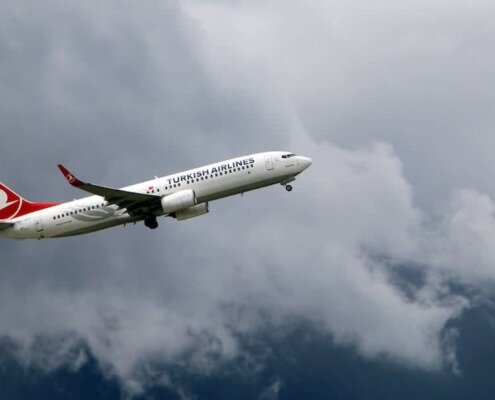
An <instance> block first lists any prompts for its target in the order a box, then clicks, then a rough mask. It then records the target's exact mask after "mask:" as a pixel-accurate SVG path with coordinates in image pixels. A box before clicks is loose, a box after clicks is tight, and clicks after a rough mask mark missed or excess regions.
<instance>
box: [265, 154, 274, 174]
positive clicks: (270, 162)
mask: <svg viewBox="0 0 495 400" xmlns="http://www.w3.org/2000/svg"><path fill="white" fill-rule="evenodd" d="M265 165H266V169H267V170H268V171H270V170H272V169H273V160H272V158H271V157H270V156H266V158H265Z"/></svg>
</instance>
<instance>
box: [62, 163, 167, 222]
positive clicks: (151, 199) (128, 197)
mask: <svg viewBox="0 0 495 400" xmlns="http://www.w3.org/2000/svg"><path fill="white" fill-rule="evenodd" d="M58 168H59V169H60V171H61V172H62V174H63V175H64V177H65V179H67V181H68V182H69V183H70V184H71V185H72V186H74V187H76V188H78V189H81V190H84V191H86V192H88V193H92V194H96V195H98V196H101V197H104V198H105V200H106V201H108V202H109V203H111V204H116V205H118V206H119V207H120V208H126V209H127V211H128V212H129V213H130V214H133V215H135V214H142V213H147V212H150V211H152V210H154V209H157V208H159V207H161V205H160V201H161V196H157V195H154V194H145V193H137V192H130V191H127V190H121V189H113V188H109V187H106V186H99V185H93V184H92V183H87V182H83V181H81V180H79V179H78V178H76V176H75V175H74V174H72V173H71V172H70V171H69V170H68V169H67V168H65V167H64V166H63V165H62V164H59V165H58Z"/></svg>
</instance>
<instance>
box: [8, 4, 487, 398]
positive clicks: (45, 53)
mask: <svg viewBox="0 0 495 400" xmlns="http://www.w3.org/2000/svg"><path fill="white" fill-rule="evenodd" d="M411 4H412V3H411ZM422 6H423V7H426V4H423V5H422ZM0 7H1V9H2V12H0V90H1V93H2V94H1V96H0V132H1V147H2V157H0V167H1V170H2V172H1V173H2V180H3V181H5V182H6V183H7V184H9V185H12V186H13V188H14V189H16V190H18V191H19V192H20V193H21V194H25V195H26V196H28V197H33V199H37V198H41V197H43V198H47V197H50V200H51V199H69V198H71V197H72V196H78V197H79V196H81V193H78V192H76V191H74V190H73V189H72V188H70V187H69V186H68V185H66V184H65V182H64V181H63V179H62V177H60V176H59V175H58V172H57V171H56V170H55V168H54V167H55V165H56V163H57V162H59V161H63V162H66V163H68V164H69V165H71V166H72V167H73V168H74V169H75V170H76V172H78V173H79V174H81V175H82V176H83V177H87V179H89V180H91V181H97V182H101V183H104V184H107V185H114V186H119V185H124V184H128V183H131V182H133V181H137V180H141V179H146V178H149V177H150V176H152V175H153V174H164V173H166V172H172V171H176V170H179V169H181V168H188V167H190V166H192V165H200V164H202V163H206V162H210V161H214V160H216V159H222V158H227V157H230V156H233V155H236V154H243V153H249V152H252V151H262V150H268V149H278V148H287V149H289V148H292V149H294V150H295V151H297V152H301V153H303V154H307V155H309V156H311V157H312V158H313V159H314V161H315V163H314V165H313V167H312V168H311V169H310V170H308V171H307V173H305V174H303V176H301V178H300V179H298V181H297V182H296V186H297V190H295V191H294V192H293V193H292V194H291V195H290V196H287V194H286V193H284V192H283V191H282V190H280V188H272V189H267V190H265V191H261V192H256V193H252V194H249V195H247V196H244V197H242V198H235V199H230V200H223V201H219V202H216V203H213V204H212V207H211V211H212V213H211V215H209V216H206V217H203V218H198V219H197V220H196V219H195V220H192V221H189V222H186V223H177V222H176V221H172V220H171V221H167V220H163V221H161V225H162V226H161V228H160V230H159V231H157V232H151V231H149V230H146V229H145V228H144V227H143V226H142V225H141V224H139V225H138V226H136V227H126V228H116V229H113V230H111V231H106V232H101V233H98V234H95V235H91V236H84V237H78V238H72V239H66V240H54V241H42V242H23V243H16V242H2V243H0V251H1V253H2V268H1V269H0V288H1V290H0V305H1V306H0V318H1V321H2V324H1V326H0V333H1V334H2V335H4V336H6V337H9V338H11V339H12V340H14V341H16V343H18V345H19V348H20V349H21V351H20V352H19V357H20V359H21V360H23V361H24V362H25V363H26V364H30V363H34V364H37V365H43V366H45V367H46V369H49V370H50V369H53V368H56V367H57V366H59V365H67V364H74V365H75V366H76V367H77V366H78V365H79V364H81V363H84V357H83V358H82V359H80V358H78V357H74V354H76V355H77V354H78V353H77V351H76V350H74V349H78V346H79V345H80V343H82V342H84V343H86V344H87V346H89V348H90V349H91V351H92V353H93V354H94V356H95V358H96V359H97V361H98V363H99V365H100V366H101V367H102V368H103V369H104V370H105V371H106V372H108V373H110V374H113V375H114V376H117V377H118V379H120V380H122V382H124V383H125V385H126V387H127V388H129V389H130V390H133V391H135V392H138V391H139V390H142V389H143V388H146V387H147V386H148V385H150V384H153V383H157V382H155V380H156V379H155V380H154V378H153V377H154V375H153V373H149V374H146V371H147V370H148V369H147V368H148V367H149V368H151V367H150V365H152V364H153V363H164V364H167V363H174V362H186V361H184V360H187V363H188V366H189V367H190V368H191V369H192V370H194V371H197V372H199V373H210V372H211V371H212V370H214V369H215V368H216V367H217V366H218V365H219V364H220V363H221V362H222V361H225V360H232V359H235V357H237V356H239V353H240V352H241V351H242V350H241V348H240V345H239V341H238V337H239V335H243V334H246V335H249V334H253V333H254V334H256V333H257V332H258V330H259V329H261V328H263V327H266V324H267V320H268V321H269V323H270V324H272V326H275V327H279V326H282V327H283V326H285V325H284V324H286V322H287V321H288V320H293V319H294V318H296V319H298V318H304V319H305V321H307V322H308V323H311V324H315V325H316V326H318V327H319V329H320V330H321V331H322V332H324V333H329V334H331V335H332V337H333V338H334V339H335V341H336V342H337V343H346V344H351V345H352V346H354V347H355V348H356V349H357V350H358V351H359V353H360V354H361V355H363V356H365V357H369V358H374V357H385V358H387V359H391V360H394V361H395V362H398V363H403V364H407V365H413V366H419V367H422V368H425V369H427V370H431V369H435V368H439V367H441V366H442V365H444V364H445V363H451V364H453V365H455V351H454V350H453V348H454V347H455V343H454V344H452V343H450V342H449V343H448V346H447V345H446V337H445V335H444V333H445V331H446V324H447V322H448V321H450V320H451V319H452V318H454V317H456V316H457V315H458V314H459V313H460V312H461V311H462V310H463V308H464V307H465V306H466V305H467V301H466V300H465V299H463V298H461V297H459V296H455V295H452V294H451V293H450V292H449V290H448V287H447V282H448V279H449V278H450V277H452V276H454V277H455V278H456V279H459V280H461V281H462V282H469V283H470V284H474V285H475V286H478V285H480V282H483V281H486V280H492V279H493V278H494V277H495V276H494V274H493V273H492V272H491V269H490V266H491V265H492V260H493V257H494V256H493V250H492V248H491V246H490V243H491V238H492V237H493V236H492V233H494V232H495V228H494V226H495V225H494V223H493V221H492V219H491V214H493V209H494V205H493V202H492V200H491V199H490V198H489V197H488V196H486V195H483V194H481V193H478V192H476V191H473V190H470V191H469V190H459V191H457V192H456V194H455V195H454V196H453V200H452V204H451V205H449V206H445V204H443V206H442V209H441V211H442V213H441V217H439V219H440V220H441V223H435V221H432V220H431V217H430V216H429V215H428V212H427V211H425V210H423V209H420V208H418V207H417V206H416V204H415V202H414V200H413V199H414V193H415V190H416V187H418V186H419V187H428V185H429V182H428V177H424V176H423V175H421V174H419V175H418V176H417V177H416V178H415V180H414V181H413V185H411V183H409V182H408V180H407V179H406V178H405V177H404V173H403V170H402V169H403V166H402V158H403V157H405V156H403V155H402V153H401V151H402V149H401V147H400V146H399V145H396V148H397V149H398V150H397V151H398V152H399V153H398V154H397V153H396V152H395V149H394V148H392V147H391V146H390V145H389V144H386V143H375V142H376V141H377V140H381V141H382V142H383V141H389V142H392V143H394V144H396V143H395V137H392V136H387V135H385V134H383V132H387V131H388V129H389V127H390V125H387V121H388V120H386V119H385V120H384V121H383V120H381V119H380V118H379V115H378V114H376V113H375V112H374V111H373V110H375V111H376V109H378V108H379V106H378V105H379V104H382V105H383V104H385V103H386V101H385V100H386V98H387V95H386V94H383V93H381V91H379V89H378V87H379V86H380V85H378V83H377V82H376V81H377V80H378V78H379V76H378V75H377V74H378V72H377V71H381V68H380V65H381V64H383V65H388V61H387V60H388V58H387V57H388V56H389V54H395V53H394V52H395V48H393V47H392V48H390V49H389V50H386V49H382V50H380V48H381V47H380V46H382V45H383V42H382V41H380V40H378V39H375V40H372V41H371V42H370V43H369V51H370V52H372V53H373V54H375V56H374V57H376V60H377V61H376V63H372V64H370V65H368V67H369V68H366V66H363V65H362V63H360V62H359V57H358V56H356V54H358V53H359V51H358V49H357V50H356V48H353V47H352V46H351V47H350V50H349V51H350V53H349V52H347V51H346V48H347V46H346V43H347V42H348V41H352V40H351V39H350V38H349V35H350V34H349V33H346V28H345V27H347V26H349V24H348V23H347V20H348V19H351V20H352V21H354V20H356V21H361V22H360V25H359V29H363V30H365V31H366V30H367V29H369V30H370V36H369V37H370V38H372V39H373V38H375V36H376V37H378V38H380V37H382V36H383V35H384V33H383V31H382V30H380V29H382V28H380V29H378V30H375V29H377V28H376V25H377V23H376V22H375V21H374V20H373V21H372V22H370V21H368V19H367V17H368V16H369V15H371V14H373V12H374V11H372V10H369V9H367V8H366V7H364V9H363V8H361V7H358V3H356V4H354V3H353V4H351V7H350V8H349V9H343V8H342V6H341V5H339V4H337V3H333V2H330V3H328V4H327V2H315V3H314V5H313V6H312V7H308V6H307V5H304V4H302V3H297V2H287V5H286V3H285V2H284V3H279V2H272V3H267V4H266V5H265V4H262V3H254V4H247V3H243V2H241V3H225V2H219V3H217V2H194V1H188V2H182V3H178V2H139V3H135V2H124V3H122V2H119V3H118V4H117V3H106V4H104V5H102V4H100V3H98V2H94V3H91V2H90V3H88V2H77V1H72V2H64V3H59V2H46V3H45V4H44V7H39V8H37V7H34V6H32V5H31V4H27V3H23V2H4V3H3V4H2V6H0ZM383 7H384V12H383V15H384V17H383V18H385V16H390V19H391V20H392V19H393V18H392V16H395V18H396V22H395V24H394V25H393V26H394V29H397V30H399V31H400V29H401V26H402V25H403V24H402V23H401V21H402V19H406V20H407V21H409V22H410V19H409V16H408V13H403V12H402V11H401V10H398V9H397V8H396V6H394V5H392V4H391V3H387V2H384V3H383ZM407 7H413V8H414V7H415V6H413V5H408V6H407ZM407 7H406V9H407ZM435 10H436V7H435ZM454 14H455V13H454ZM373 15H374V14H373ZM454 17H455V18H453V19H449V18H447V17H445V18H446V19H444V20H442V21H443V22H442V26H447V25H448V24H447V21H451V23H452V24H454V25H455V21H456V18H458V17H457V14H455V15H454ZM417 18H419V19H420V20H421V18H420V16H417ZM413 22H414V21H413ZM327 25H328V26H329V27H330V28H329V29H330V31H329V32H327V31H326V29H327ZM351 26H352V25H351ZM404 26H406V27H409V26H411V25H410V24H405V25H404ZM412 26H419V27H421V26H422V25H421V24H417V23H413V24H412ZM428 26H429V25H428ZM480 26H482V25H480ZM471 30H476V28H471ZM339 32H341V36H340V37H344V39H345V40H338V39H339V35H338V34H339ZM342 32H343V33H342ZM377 32H378V33H377ZM386 32H388V31H386ZM421 32H422V31H421V30H420V39H415V38H416V36H413V38H412V39H411V40H412V42H413V44H414V43H417V41H418V40H419V43H420V45H421V43H423V41H424V39H421V38H422V36H421ZM328 35H330V37H329V36H328ZM374 35H375V36H374ZM364 36H365V35H364V34H362V38H364ZM361 40H364V39H361ZM438 40H439V44H438V45H437V46H440V47H441V46H443V44H442V43H444V42H442V40H440V39H438ZM385 44H386V43H385ZM447 44H448V43H447ZM415 45H416V44H415ZM356 46H357V45H356ZM357 47H359V46H357ZM337 50H338V51H337ZM403 51H404V54H409V53H408V52H407V51H406V50H403ZM354 57H357V60H356V63H354V62H352V63H350V62H349V61H348V58H350V59H351V60H354ZM429 57H430V56H429V53H427V54H423V53H421V52H420V54H418V58H419V59H420V60H422V61H424V60H425V59H426V60H429V59H430V58H429ZM431 62H432V63H433V61H431ZM380 63H381V64H380ZM349 64H352V65H354V64H355V65H356V66H355V67H354V68H358V66H360V68H361V69H359V70H358V71H356V72H355V73H353V71H354V70H353V69H352V68H350V67H349ZM435 65H436V64H435ZM442 65H443V64H442ZM348 67H349V68H350V69H349V68H348ZM440 67H441V65H440V66H439V68H440ZM370 68H371V69H370ZM383 73H384V72H383ZM367 74H369V76H370V79H366V76H367ZM355 75H359V77H360V79H357V80H356V79H354V76H355ZM370 82H371V83H370ZM394 82H395V84H394V85H399V82H401V85H404V86H405V88H406V89H407V91H406V92H407V93H412V92H414V90H416V89H415V88H417V87H418V84H419V83H418V80H412V81H411V82H409V81H408V79H407V76H406V77H405V79H402V80H401V79H400V78H399V77H397V78H396V81H394ZM408 82H409V85H410V86H408ZM394 85H392V86H393V91H392V92H393V93H396V91H398V89H397V88H395V86H394ZM425 85H427V86H428V87H430V86H431V85H432V83H431V82H430V83H429V84H426V83H425ZM406 89H404V90H406ZM431 90H433V89H431ZM459 90H460V92H459V93H462V90H461V89H459ZM363 92H364V93H368V97H366V96H362V95H361V94H362V93H363ZM375 92H376V93H378V92H380V93H381V95H382V96H384V98H385V100H384V99H383V98H382V99H381V100H379V101H377V104H378V105H375V106H374V107H376V109H375V108H373V107H370V103H371V100H370V99H371V98H375V97H376V96H375V95H374V94H373V93H375ZM346 93H347V97H345V96H344V94H346ZM459 95H460V94H459ZM342 96H344V99H347V102H346V103H345V104H344V105H345V107H343V101H344V100H342ZM363 97H364V100H363V103H360V102H359V101H357V102H356V101H355V99H361V98H363ZM430 97H431V96H430ZM446 97H447V96H446ZM442 98H443V97H442ZM487 101H488V100H487V99H486V98H485V102H487ZM355 103H356V104H355ZM417 103H418V104H420V103H421V102H420V101H419V100H417ZM401 104H403V103H400V102H399V103H397V104H396V103H395V102H394V107H396V109H394V110H395V111H394V112H393V113H392V114H393V115H394V123H393V125H394V126H397V127H398V128H400V129H401V130H400V132H401V133H400V134H398V137H399V136H400V137H402V138H403V139H404V141H405V142H406V143H407V141H411V140H413V136H410V132H412V131H409V130H407V129H405V128H403V125H406V126H408V121H410V120H411V118H413V117H411V115H410V114H409V113H408V112H407V110H408V107H406V106H404V108H402V107H401V106H400V105H401ZM407 104H409V103H407ZM429 104H430V106H436V107H437V111H438V112H441V111H442V110H443V109H442V106H443V104H442V102H440V101H432V102H431V103H429ZM327 107H328V114H327V113H326V112H325V110H327ZM365 109H366V110H371V111H370V115H368V116H362V117H360V118H358V120H361V121H363V120H366V119H369V120H370V121H374V122H373V124H372V126H375V128H374V129H372V128H371V127H368V128H367V129H364V130H363V132H364V133H362V136H360V134H359V133H355V132H361V131H362V130H361V127H362V126H361V125H366V126H367V124H361V123H359V122H357V123H356V124H357V125H353V124H351V123H350V122H349V121H351V122H352V121H353V117H354V116H356V115H358V116H361V115H362V114H363V113H364V111H363V110H365ZM425 109H428V113H431V114H428V115H432V114H435V111H434V110H430V107H426V106H425ZM399 111H400V112H399ZM481 111H483V107H481ZM473 113H474V111H473ZM428 115H423V117H424V120H428V118H427V117H428ZM483 115H484V114H483ZM327 118H328V126H329V128H328V132H330V133H328V135H327V134H325V129H324V126H325V124H326V123H327ZM339 121H340V122H339ZM342 121H344V122H342ZM342 126H347V128H346V129H344V130H342V129H339V132H340V134H345V132H348V135H347V134H346V136H345V140H344V139H343V136H340V137H339V136H338V133H335V132H336V131H337V129H336V128H338V127H342ZM351 126H352V129H351ZM373 132H377V133H376V135H373ZM411 135H412V134H411ZM445 135H446V136H445V137H446V138H447V133H445ZM332 140H335V141H338V142H339V143H341V144H342V143H344V144H345V145H346V146H347V147H348V148H347V149H344V148H341V147H338V146H337V145H335V144H334V143H332V142H331V141H332ZM421 141H422V142H423V145H424V142H425V139H424V138H422V139H421ZM454 145H455V142H454V143H453V145H452V146H453V147H452V148H451V151H457V149H458V148H457V147H456V146H454ZM415 154H416V153H413V155H408V157H410V158H411V160H412V161H413V164H410V163H409V161H408V162H407V163H406V164H405V168H406V173H408V171H409V170H410V168H411V167H410V165H416V164H414V163H417V164H418V165H420V164H421V163H422V162H423V158H422V156H421V155H417V158H415V156H414V155H415ZM441 172H442V171H441V170H440V172H437V173H438V174H441ZM408 175H409V174H408ZM468 175H469V168H468V169H467V172H466V176H468ZM451 189H453V188H451V187H448V193H447V194H446V196H450V191H451ZM432 225H433V228H432V227H431V226H432ZM472 243H476V244H477V249H476V251H472V250H471V249H472ZM384 259H385V260H389V261H388V263H387V264H386V263H384V262H383V261H382V260H384ZM390 260H392V261H390ZM410 260H414V261H416V262H417V264H418V265H427V266H428V268H429V269H428V271H427V272H425V280H424V283H423V284H422V285H421V286H420V287H418V288H417V289H415V290H414V293H413V295H411V296H409V297H407V296H406V295H405V294H404V293H403V292H401V291H400V290H399V288H398V287H396V285H394V284H393V282H392V279H391V277H390V275H389V274H388V272H387V271H388V270H389V269H388V268H389V267H390V265H389V263H392V264H393V263H394V262H404V261H410ZM460 260H461V261H462V262H461V261H460ZM471 264H475V265H476V268H471ZM445 277H447V279H446V278H445ZM39 337H42V338H47V341H46V342H41V343H42V344H41V345H40V344H39V341H38V340H39ZM447 339H448V337H447ZM43 343H48V344H47V345H46V347H43ZM40 346H41V349H40ZM54 349H55V350H54ZM75 352H76V353H75ZM461 368H462V366H461ZM143 371H144V372H143ZM162 378H163V380H160V382H161V383H163V384H166V385H171V383H170V381H167V379H166V377H162ZM158 383H159V382H158ZM272 389H273V390H272ZM272 389H270V388H269V389H267V391H266V393H267V394H268V393H269V391H270V390H271V392H273V393H275V392H276V390H275V389H276V388H275V387H274V388H272ZM277 390H278V389H277ZM271 392H270V393H271Z"/></svg>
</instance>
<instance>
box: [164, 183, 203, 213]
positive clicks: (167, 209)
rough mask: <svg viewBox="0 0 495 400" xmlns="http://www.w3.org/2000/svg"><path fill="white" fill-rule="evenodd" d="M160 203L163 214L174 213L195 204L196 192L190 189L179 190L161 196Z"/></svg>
mask: <svg viewBox="0 0 495 400" xmlns="http://www.w3.org/2000/svg"><path fill="white" fill-rule="evenodd" d="M161 203H162V209H163V212H164V213H165V214H170V213H174V212H176V211H179V210H184V209H185V208H189V207H192V206H194V205H196V194H195V193H194V190H192V189H186V190H181V191H179V192H175V193H172V194H170V195H168V196H165V197H163V198H162V201H161Z"/></svg>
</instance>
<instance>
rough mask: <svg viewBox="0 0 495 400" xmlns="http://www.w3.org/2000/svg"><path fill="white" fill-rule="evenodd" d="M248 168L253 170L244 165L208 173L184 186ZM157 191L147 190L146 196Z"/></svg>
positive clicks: (174, 185)
mask: <svg viewBox="0 0 495 400" xmlns="http://www.w3.org/2000/svg"><path fill="white" fill-rule="evenodd" d="M250 168H254V165H253V164H251V165H246V166H243V167H236V168H232V169H229V170H226V171H221V172H214V173H210V174H208V175H205V176H201V177H198V178H193V179H190V180H188V181H186V185H190V184H191V183H194V182H199V181H204V180H208V179H213V178H217V177H219V176H223V175H228V174H232V173H233V172H240V171H242V170H247V169H250ZM180 186H181V184H180V182H179V183H174V184H171V185H170V186H165V188H164V189H165V190H169V189H173V188H177V187H180ZM159 191H160V189H151V190H147V191H146V193H147V194H150V193H155V192H159Z"/></svg>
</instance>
